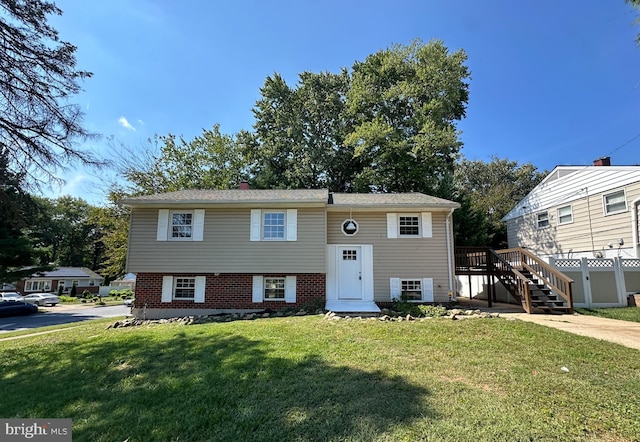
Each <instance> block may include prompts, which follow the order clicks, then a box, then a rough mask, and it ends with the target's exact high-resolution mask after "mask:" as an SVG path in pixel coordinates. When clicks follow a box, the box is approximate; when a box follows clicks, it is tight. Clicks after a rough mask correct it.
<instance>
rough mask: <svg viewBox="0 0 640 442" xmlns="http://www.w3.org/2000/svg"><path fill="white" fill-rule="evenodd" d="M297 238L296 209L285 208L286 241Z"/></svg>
mask: <svg viewBox="0 0 640 442" xmlns="http://www.w3.org/2000/svg"><path fill="white" fill-rule="evenodd" d="M297 240H298V210H297V209H287V241H297Z"/></svg>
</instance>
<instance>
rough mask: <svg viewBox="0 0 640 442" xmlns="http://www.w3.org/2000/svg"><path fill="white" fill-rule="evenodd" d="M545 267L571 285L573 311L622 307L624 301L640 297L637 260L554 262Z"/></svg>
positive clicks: (599, 259) (612, 259)
mask: <svg viewBox="0 0 640 442" xmlns="http://www.w3.org/2000/svg"><path fill="white" fill-rule="evenodd" d="M549 264H551V265H552V266H553V267H555V268H557V269H558V270H560V271H561V272H562V273H564V274H565V275H567V276H568V277H569V278H572V279H573V280H574V283H573V305H574V306H575V307H583V308H591V307H624V306H626V305H627V297H628V295H630V294H633V293H640V259H637V258H634V259H627V258H581V259H554V258H550V260H549Z"/></svg>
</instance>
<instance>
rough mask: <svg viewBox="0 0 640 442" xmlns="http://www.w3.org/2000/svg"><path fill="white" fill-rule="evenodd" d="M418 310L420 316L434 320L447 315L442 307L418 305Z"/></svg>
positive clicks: (445, 309)
mask: <svg viewBox="0 0 640 442" xmlns="http://www.w3.org/2000/svg"><path fill="white" fill-rule="evenodd" d="M418 310H420V313H421V315H422V316H425V317H427V316H431V317H434V318H437V317H440V316H446V315H447V308H446V307H445V306H443V305H419V306H418Z"/></svg>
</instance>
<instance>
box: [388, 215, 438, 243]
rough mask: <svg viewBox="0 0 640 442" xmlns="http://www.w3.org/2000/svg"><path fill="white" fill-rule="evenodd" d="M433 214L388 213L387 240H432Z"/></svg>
mask: <svg viewBox="0 0 640 442" xmlns="http://www.w3.org/2000/svg"><path fill="white" fill-rule="evenodd" d="M432 230H433V229H432V220H431V212H422V213H417V214H416V213H387V238H416V237H422V238H431V237H432V236H433V234H432Z"/></svg>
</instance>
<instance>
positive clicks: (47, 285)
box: [24, 281, 51, 292]
mask: <svg viewBox="0 0 640 442" xmlns="http://www.w3.org/2000/svg"><path fill="white" fill-rule="evenodd" d="M24 290H25V291H26V292H48V291H49V290H51V281H27V282H26V283H25V285H24Z"/></svg>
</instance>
